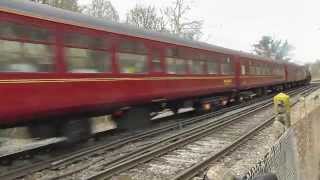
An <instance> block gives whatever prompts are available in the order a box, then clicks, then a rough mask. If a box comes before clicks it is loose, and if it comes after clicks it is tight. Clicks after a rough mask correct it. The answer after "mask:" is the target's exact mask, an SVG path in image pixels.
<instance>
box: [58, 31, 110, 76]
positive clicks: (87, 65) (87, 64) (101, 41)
mask: <svg viewBox="0 0 320 180" xmlns="http://www.w3.org/2000/svg"><path fill="white" fill-rule="evenodd" d="M64 43H65V46H66V47H65V57H66V64H67V70H68V71H69V72H72V73H103V72H111V71H112V62H111V61H112V58H111V53H110V52H108V51H107V48H108V45H107V44H108V43H107V40H106V39H105V38H101V37H97V36H90V35H86V34H82V33H77V32H66V33H65V38H64Z"/></svg>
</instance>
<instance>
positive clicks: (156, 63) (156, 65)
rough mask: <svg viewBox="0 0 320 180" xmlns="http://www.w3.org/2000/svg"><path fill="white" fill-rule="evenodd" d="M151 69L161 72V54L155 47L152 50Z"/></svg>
mask: <svg viewBox="0 0 320 180" xmlns="http://www.w3.org/2000/svg"><path fill="white" fill-rule="evenodd" d="M152 71H153V72H162V65H161V55H160V53H159V51H157V50H155V49H154V50H153V51H152Z"/></svg>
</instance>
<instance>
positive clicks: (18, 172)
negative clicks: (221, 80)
mask: <svg viewBox="0 0 320 180" xmlns="http://www.w3.org/2000/svg"><path fill="white" fill-rule="evenodd" d="M269 103H270V102H269ZM246 105H248V104H246ZM261 105H263V104H261V103H259V106H261ZM242 106H244V105H242ZM238 108H240V106H234V107H230V108H226V109H223V110H221V111H218V112H214V113H210V114H206V115H203V116H199V117H195V118H190V119H187V120H184V121H180V122H179V123H171V124H168V125H166V126H163V127H160V128H158V129H153V130H150V131H146V132H143V133H139V134H137V135H135V136H131V137H127V138H124V139H120V140H118V141H114V142H111V143H107V144H105V143H104V144H99V145H95V146H93V147H89V148H84V149H81V150H79V151H77V152H73V153H72V154H67V155H65V156H59V157H57V158H52V159H48V160H45V161H41V162H38V163H35V164H33V165H32V166H28V167H23V168H19V169H14V170H13V171H10V172H8V173H6V174H2V175H1V176H0V178H1V179H14V178H18V177H23V176H26V175H27V174H30V173H33V172H36V171H41V170H44V169H48V168H51V169H52V168H53V167H56V166H59V165H60V166H61V165H66V164H72V163H73V162H74V161H80V160H81V159H83V158H87V157H88V156H95V155H97V154H99V153H102V152H106V151H110V150H113V149H116V148H118V147H120V146H123V145H125V144H128V143H132V142H135V141H139V140H143V139H145V138H147V137H150V136H156V135H158V134H161V133H163V132H166V131H170V130H172V129H177V128H179V127H180V128H181V127H182V126H187V125H190V124H192V123H195V122H198V121H201V120H205V119H208V118H211V117H214V116H218V115H221V114H223V113H226V112H229V111H232V110H234V109H238ZM256 108H257V106H253V107H252V108H251V111H253V109H256ZM249 109H250V108H249ZM247 111H248V110H247ZM247 113H248V112H247ZM245 114H246V113H245ZM245 114H244V115H245ZM231 116H232V115H231ZM233 116H234V115H233ZM225 118H226V117H225ZM225 118H224V119H223V118H222V120H221V121H220V122H219V121H217V122H216V123H217V124H216V125H217V126H218V124H219V123H220V125H221V123H222V121H225ZM229 118H230V117H229ZM211 123H212V122H211ZM206 125H208V124H206V123H205V125H202V126H199V127H198V126H197V128H194V129H198V130H197V131H193V133H195V132H197V133H200V132H202V131H203V128H204V126H206ZM213 129H214V128H213ZM189 132H191V130H190V131H189ZM186 134H188V133H187V131H185V132H184V133H181V134H180V136H179V137H180V138H181V137H182V136H185V135H186ZM200 134H201V133H200ZM177 137H178V136H176V137H171V139H170V138H169V139H168V138H167V140H166V142H168V141H170V140H171V141H174V140H177ZM194 138H195V136H194ZM190 139H192V138H190ZM157 143H159V142H157ZM162 143H165V141H164V140H163V142H162ZM172 146H173V145H172ZM172 146H171V147H172ZM147 147H149V148H152V149H153V148H154V147H153V146H151V145H149V146H147ZM146 149H147V148H146ZM152 149H151V150H152ZM168 149H170V148H168ZM139 151H140V150H139ZM147 151H150V149H148V150H147ZM141 152H146V151H141ZM141 152H140V155H141V154H144V153H141ZM131 154H132V155H135V156H137V154H136V153H134V152H132V153H131ZM132 155H131V156H128V154H127V155H126V156H123V157H121V158H120V159H119V158H118V159H115V160H114V161H113V162H109V163H108V164H107V165H106V166H105V167H104V168H108V167H112V168H115V167H118V166H119V165H121V163H120V162H125V161H126V160H128V159H132ZM125 157H127V158H125ZM79 158H80V159H79ZM147 159H148V158H147ZM148 160H150V159H148ZM148 160H146V161H148ZM96 163H97V162H96ZM131 167H132V165H131ZM86 168H88V165H86V166H83V167H80V168H78V169H77V170H75V171H72V172H68V173H65V174H63V175H61V176H57V177H53V179H57V178H62V177H66V176H68V175H72V174H74V173H77V172H79V171H82V170H83V169H86ZM125 169H128V168H125ZM118 172H121V171H118ZM112 174H114V173H112Z"/></svg>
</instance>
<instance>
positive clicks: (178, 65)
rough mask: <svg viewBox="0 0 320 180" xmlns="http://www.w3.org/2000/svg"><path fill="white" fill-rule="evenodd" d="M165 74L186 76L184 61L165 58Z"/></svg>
mask: <svg viewBox="0 0 320 180" xmlns="http://www.w3.org/2000/svg"><path fill="white" fill-rule="evenodd" d="M166 61H167V72H168V73H169V74H186V73H187V66H186V61H185V60H183V59H176V58H166Z"/></svg>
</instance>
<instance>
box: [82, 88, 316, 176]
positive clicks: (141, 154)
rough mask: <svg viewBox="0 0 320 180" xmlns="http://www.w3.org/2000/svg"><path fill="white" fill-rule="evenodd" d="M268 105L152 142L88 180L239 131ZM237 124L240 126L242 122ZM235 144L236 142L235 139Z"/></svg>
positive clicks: (101, 166)
mask: <svg viewBox="0 0 320 180" xmlns="http://www.w3.org/2000/svg"><path fill="white" fill-rule="evenodd" d="M308 92H311V90H310V89H308V90H305V91H304V92H303V93H308ZM270 105H272V102H270V101H268V100H266V101H264V102H262V103H259V104H257V105H254V106H251V107H250V108H248V109H245V110H243V111H241V112H237V113H235V114H232V115H229V116H228V115H227V116H224V117H221V118H218V119H215V120H213V121H208V122H205V123H203V124H201V125H198V126H195V127H192V128H191V129H187V130H184V131H183V132H180V133H177V134H175V135H172V136H171V137H166V138H164V139H161V140H160V141H157V142H154V143H152V144H150V145H149V146H147V147H143V148H141V149H138V150H136V151H134V152H131V153H130V154H127V155H125V156H122V157H120V158H117V159H114V160H113V161H111V162H107V163H102V164H100V165H99V168H98V169H103V170H102V171H100V172H98V173H96V174H94V175H92V176H90V177H88V178H87V179H90V180H91V179H108V178H111V177H113V176H115V175H117V174H120V173H122V172H125V171H128V170H129V169H131V168H134V167H136V166H138V165H140V164H143V163H146V162H148V161H150V160H152V159H155V158H158V157H163V156H164V155H167V154H168V153H170V152H172V151H177V150H179V149H181V148H182V149H184V147H185V146H188V145H190V144H192V143H197V142H198V141H199V140H200V139H202V138H204V137H207V136H210V135H211V134H212V133H214V134H218V135H219V134H221V133H223V134H224V133H225V132H226V131H228V130H227V129H228V128H230V129H231V131H229V132H233V131H234V130H235V129H241V128H239V127H234V126H233V124H234V123H235V122H237V124H236V125H235V126H237V125H238V122H239V121H242V119H243V118H245V117H246V116H249V115H251V114H253V113H256V112H257V111H260V110H262V109H265V108H266V107H269V106H270ZM271 121H272V118H271V119H270V120H268V121H266V122H264V123H263V125H261V126H260V127H259V128H257V130H258V129H261V127H262V126H265V125H266V124H268V123H270V122H271ZM246 122H247V123H246V124H245V125H244V126H243V127H248V126H249V125H250V124H252V122H251V121H250V120H247V121H246ZM267 122H268V123H267ZM239 124H240V125H241V123H239ZM251 128H252V126H251ZM221 129H224V130H223V131H221ZM242 129H243V128H242ZM249 129H250V128H249ZM249 129H247V128H245V131H244V132H246V131H248V130H249ZM257 130H256V131H257ZM256 131H252V133H250V134H247V135H246V136H243V137H242V136H241V138H240V139H242V140H243V139H244V138H246V137H248V136H250V135H251V134H253V133H255V132H256ZM231 136H232V135H230V134H227V137H231ZM239 136H240V135H239V134H238V135H236V136H235V137H239ZM224 138H225V136H224ZM220 141H222V140H220ZM237 141H239V140H238V139H237ZM208 144H212V143H208ZM228 149H230V148H228ZM176 159H179V160H180V161H181V159H182V157H178V158H176ZM186 161H188V160H186ZM168 167H170V168H174V167H172V166H168ZM172 173H173V174H175V173H177V172H172ZM165 177H166V176H165ZM144 178H145V177H144ZM149 178H151V177H149ZM147 179H148V177H147ZM166 179H167V178H166ZM169 179H171V178H169Z"/></svg>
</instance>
